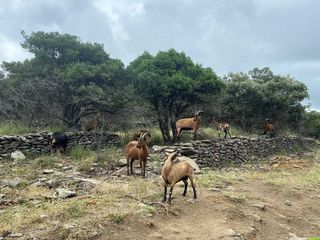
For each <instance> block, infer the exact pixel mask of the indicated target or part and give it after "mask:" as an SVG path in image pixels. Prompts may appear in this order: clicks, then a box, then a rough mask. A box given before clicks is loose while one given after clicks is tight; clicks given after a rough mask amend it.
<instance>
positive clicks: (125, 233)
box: [99, 180, 320, 240]
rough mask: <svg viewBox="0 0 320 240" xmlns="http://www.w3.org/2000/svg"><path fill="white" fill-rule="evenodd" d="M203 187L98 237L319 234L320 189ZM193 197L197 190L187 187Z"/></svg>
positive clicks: (253, 184)
mask: <svg viewBox="0 0 320 240" xmlns="http://www.w3.org/2000/svg"><path fill="white" fill-rule="evenodd" d="M219 189H220V188H213V189H212V190H210V189H207V188H201V189H199V198H198V199H197V200H196V201H195V202H193V201H191V200H192V199H190V197H182V196H180V195H178V191H181V192H182V188H179V189H175V190H176V192H175V196H176V198H175V199H174V200H173V202H172V205H171V206H170V207H169V209H170V211H169V212H168V214H167V215H166V214H158V215H156V216H154V217H151V218H148V219H145V218H143V219H141V218H138V219H135V218H132V219H130V220H129V221H127V222H126V223H125V224H123V225H121V226H108V227H107V230H106V231H105V233H104V234H102V235H101V236H100V237H99V239H247V240H251V239H265V240H268V239H270V240H276V239H288V237H289V233H293V234H295V235H297V236H299V237H311V236H320V205H319V203H320V189H319V188H305V189H300V188H298V187H293V188H292V187H291V188H286V187H275V186H273V185H271V184H267V183H263V182H259V181H252V180H242V181H239V182H236V183H234V184H230V185H229V186H228V187H226V188H225V189H224V190H223V189H221V190H219ZM188 195H189V196H192V192H188Z"/></svg>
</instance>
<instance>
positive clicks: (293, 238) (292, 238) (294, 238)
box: [288, 233, 307, 240]
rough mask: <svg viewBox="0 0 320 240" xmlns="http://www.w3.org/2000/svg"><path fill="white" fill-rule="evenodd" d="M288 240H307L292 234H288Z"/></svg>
mask: <svg viewBox="0 0 320 240" xmlns="http://www.w3.org/2000/svg"><path fill="white" fill-rule="evenodd" d="M288 240H307V238H301V237H298V236H296V235H295V234H293V233H289V239H288Z"/></svg>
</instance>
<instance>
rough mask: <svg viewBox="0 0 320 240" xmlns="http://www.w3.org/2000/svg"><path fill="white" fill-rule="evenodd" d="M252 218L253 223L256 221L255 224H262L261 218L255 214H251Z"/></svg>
mask: <svg viewBox="0 0 320 240" xmlns="http://www.w3.org/2000/svg"><path fill="white" fill-rule="evenodd" d="M252 217H253V218H254V221H256V222H262V218H261V217H260V216H259V215H257V214H252Z"/></svg>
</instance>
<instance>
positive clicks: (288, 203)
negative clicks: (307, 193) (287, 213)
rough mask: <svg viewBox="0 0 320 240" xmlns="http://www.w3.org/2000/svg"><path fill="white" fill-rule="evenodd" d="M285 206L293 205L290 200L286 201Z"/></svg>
mask: <svg viewBox="0 0 320 240" xmlns="http://www.w3.org/2000/svg"><path fill="white" fill-rule="evenodd" d="M284 204H285V205H287V206H292V203H291V202H290V201H289V200H286V201H285V202H284Z"/></svg>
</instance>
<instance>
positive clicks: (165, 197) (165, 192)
mask: <svg viewBox="0 0 320 240" xmlns="http://www.w3.org/2000/svg"><path fill="white" fill-rule="evenodd" d="M166 200H167V186H164V193H163V199H162V202H163V203H165V202H166Z"/></svg>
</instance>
